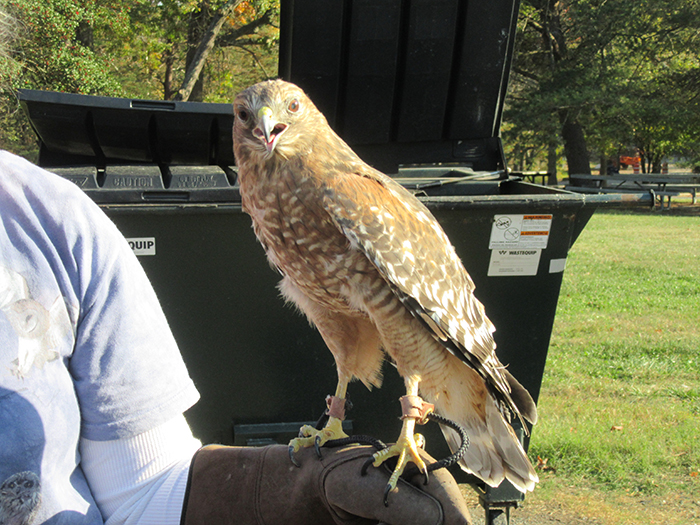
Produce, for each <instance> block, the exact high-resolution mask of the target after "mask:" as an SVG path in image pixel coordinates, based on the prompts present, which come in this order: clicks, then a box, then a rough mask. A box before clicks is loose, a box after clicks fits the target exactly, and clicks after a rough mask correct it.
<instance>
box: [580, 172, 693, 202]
mask: <svg viewBox="0 0 700 525" xmlns="http://www.w3.org/2000/svg"><path fill="white" fill-rule="evenodd" d="M698 188H700V175H697V174H693V173H664V174H661V173H634V174H617V173H616V174H614V175H569V184H567V185H566V189H567V190H569V191H574V192H577V193H640V192H650V193H651V194H652V196H653V197H654V202H659V204H660V206H661V208H662V209H663V208H664V202H665V203H666V206H665V207H666V208H667V209H668V208H670V207H671V198H672V197H677V196H678V195H680V194H681V193H690V194H691V196H692V199H693V204H695V203H696V202H697V191H698Z"/></svg>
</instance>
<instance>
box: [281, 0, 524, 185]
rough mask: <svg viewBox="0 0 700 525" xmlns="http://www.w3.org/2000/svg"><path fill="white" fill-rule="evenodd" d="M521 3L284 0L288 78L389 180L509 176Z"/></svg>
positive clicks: (511, 0)
mask: <svg viewBox="0 0 700 525" xmlns="http://www.w3.org/2000/svg"><path fill="white" fill-rule="evenodd" d="M518 7H519V2H518V0H440V1H436V0H415V1H411V2H404V1H402V0H342V1H334V2H328V1H327V0H293V1H286V2H282V5H281V8H282V10H281V22H280V55H279V58H280V67H279V72H280V76H281V77H283V78H284V79H286V80H290V81H291V82H294V83H295V84H298V85H299V86H300V87H301V88H302V89H304V90H305V91H306V92H307V93H308V94H309V96H310V97H311V99H312V100H313V101H314V102H315V103H316V105H317V106H318V108H319V109H320V110H321V111H322V112H323V113H324V114H325V115H326V117H327V118H328V121H329V123H330V124H331V126H332V127H333V128H334V129H335V131H336V132H337V133H338V134H339V135H340V136H341V137H343V139H345V140H346V141H347V142H348V144H350V146H352V147H353V149H355V151H356V152H357V153H358V154H359V155H360V157H362V158H363V159H364V160H365V161H367V162H368V163H369V164H371V165H373V166H374V167H376V168H378V169H379V170H381V171H383V172H385V173H396V172H397V170H398V166H399V165H402V164H403V165H406V164H417V165H420V164H430V163H455V164H459V165H462V166H466V167H470V168H473V169H474V170H477V171H495V170H504V169H505V162H504V158H503V151H502V146H501V141H500V139H499V128H500V125H501V116H502V112H503V105H504V100H505V96H506V90H507V85H508V75H509V71H510V66H511V59H512V55H513V43H514V36H515V29H516V22H517V13H518Z"/></svg>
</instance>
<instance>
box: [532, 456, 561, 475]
mask: <svg viewBox="0 0 700 525" xmlns="http://www.w3.org/2000/svg"><path fill="white" fill-rule="evenodd" d="M548 461H549V458H542V457H540V456H537V465H535V470H541V471H543V472H546V471H550V472H556V471H557V469H556V468H554V467H550V466H549V465H547V462H548Z"/></svg>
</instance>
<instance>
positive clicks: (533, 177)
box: [511, 171, 549, 186]
mask: <svg viewBox="0 0 700 525" xmlns="http://www.w3.org/2000/svg"><path fill="white" fill-rule="evenodd" d="M511 175H513V176H515V177H521V178H523V179H525V180H529V181H530V182H532V183H533V184H537V178H538V177H541V178H542V182H541V183H540V184H542V186H546V185H547V179H548V178H549V172H547V171H513V172H511Z"/></svg>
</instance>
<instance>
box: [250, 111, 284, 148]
mask: <svg viewBox="0 0 700 525" xmlns="http://www.w3.org/2000/svg"><path fill="white" fill-rule="evenodd" d="M286 129H287V125H286V124H283V123H281V122H277V121H276V120H275V118H274V116H273V113H272V110H271V109H270V108H269V107H267V106H263V107H261V108H260V111H258V125H257V126H256V127H255V129H254V130H253V134H254V135H255V136H256V137H258V138H259V139H260V140H261V141H263V143H264V144H265V148H266V149H267V152H268V153H270V152H272V150H273V149H275V146H276V144H277V139H279V137H280V135H282V133H284V131H285V130H286Z"/></svg>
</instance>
